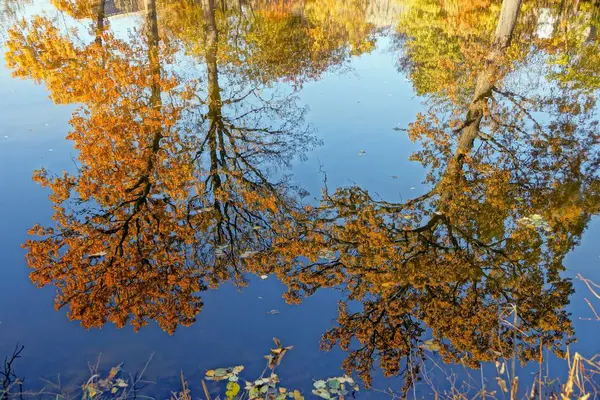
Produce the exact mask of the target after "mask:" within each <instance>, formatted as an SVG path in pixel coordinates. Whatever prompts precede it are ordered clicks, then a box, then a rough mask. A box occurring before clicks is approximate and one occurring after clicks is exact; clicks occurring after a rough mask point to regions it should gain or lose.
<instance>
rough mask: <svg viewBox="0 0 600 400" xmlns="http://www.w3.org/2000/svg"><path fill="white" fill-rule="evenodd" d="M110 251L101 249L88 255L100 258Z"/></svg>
mask: <svg viewBox="0 0 600 400" xmlns="http://www.w3.org/2000/svg"><path fill="white" fill-rule="evenodd" d="M107 254H108V253H107V252H106V251H99V252H96V253H92V254H90V255H89V256H88V258H98V257H104V256H105V255H107Z"/></svg>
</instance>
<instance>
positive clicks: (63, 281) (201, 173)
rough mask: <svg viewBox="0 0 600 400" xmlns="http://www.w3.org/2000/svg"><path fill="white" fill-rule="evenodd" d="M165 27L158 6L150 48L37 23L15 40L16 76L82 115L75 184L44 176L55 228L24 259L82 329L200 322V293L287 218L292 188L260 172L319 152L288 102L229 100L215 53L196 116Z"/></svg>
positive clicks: (148, 34) (228, 276) (191, 86)
mask: <svg viewBox="0 0 600 400" xmlns="http://www.w3.org/2000/svg"><path fill="white" fill-rule="evenodd" d="M159 28H160V27H159V16H158V14H157V10H156V8H155V4H154V2H153V1H149V2H148V4H147V14H146V18H145V26H144V29H143V32H144V35H142V36H133V37H131V38H130V40H129V41H123V40H120V39H116V38H115V37H114V36H113V35H112V34H111V33H110V32H109V31H105V32H103V33H102V40H101V41H94V42H93V43H91V44H86V43H83V42H82V41H81V40H79V39H77V38H76V39H77V40H73V39H72V37H71V36H64V35H62V34H61V32H60V31H59V30H58V29H57V28H55V27H54V26H53V25H52V23H51V21H49V20H45V19H42V18H37V19H36V20H34V21H33V22H32V23H31V24H29V25H23V26H22V31H16V30H15V31H14V32H12V35H13V36H12V37H13V42H12V43H11V44H10V45H11V52H12V53H11V57H12V58H11V66H12V67H13V69H14V71H15V72H16V73H17V74H18V75H19V76H28V77H33V78H35V79H37V80H39V81H42V80H43V81H44V82H46V84H47V85H48V87H49V89H50V91H51V96H52V98H53V99H55V100H56V101H61V102H71V101H80V102H83V103H84V105H85V108H83V109H81V110H79V111H78V112H77V113H76V114H75V115H74V116H73V118H72V120H71V124H72V127H73V130H72V132H71V133H70V134H69V136H68V137H69V139H71V140H73V141H74V143H75V146H76V148H77V149H78V150H79V156H78V161H79V163H80V165H79V167H78V171H77V173H76V174H74V175H70V174H66V173H65V174H64V175H63V176H59V177H50V176H49V174H47V173H46V172H45V171H40V172H39V173H38V174H37V175H36V180H38V181H40V182H41V183H42V184H43V185H45V186H47V187H49V188H50V189H51V191H52V195H51V199H52V201H53V202H54V203H55V216H54V219H55V220H56V226H55V227H48V228H45V227H40V226H36V227H35V228H33V229H32V234H35V235H38V236H40V240H29V241H28V242H27V243H26V245H25V247H26V248H27V249H28V255H27V258H28V263H29V266H30V268H32V273H31V278H32V280H33V281H34V283H36V284H37V285H39V286H42V285H47V284H53V285H55V286H56V287H57V288H58V290H59V294H58V296H57V298H56V306H57V307H63V306H65V305H69V307H70V311H69V315H70V317H71V318H73V319H77V320H80V321H81V322H82V324H83V325H84V326H86V327H97V326H101V325H103V324H104V323H105V322H107V321H111V322H113V323H115V324H116V325H117V326H123V325H125V324H126V323H127V322H128V321H129V322H130V323H131V324H132V325H133V326H134V328H135V329H139V328H140V327H141V326H144V325H146V324H147V323H148V321H150V320H156V321H157V322H158V323H159V325H160V326H161V327H162V328H163V329H165V330H167V331H169V332H173V331H174V330H175V328H176V327H177V326H178V325H180V324H181V325H189V324H191V323H192V322H193V321H194V320H195V316H196V315H197V313H198V312H199V311H200V310H201V307H202V301H201V298H200V297H199V292H200V291H202V290H205V289H207V288H208V287H215V286H217V285H218V284H219V283H220V282H222V281H224V280H233V281H235V282H237V283H240V284H241V283H243V277H242V275H241V270H240V267H241V266H242V265H243V261H241V259H243V258H245V257H248V256H249V255H251V254H252V252H253V251H256V250H259V249H260V248H261V246H262V247H264V246H266V243H267V241H268V232H269V231H268V229H266V228H268V223H269V221H270V220H273V219H276V218H278V217H277V216H278V214H281V213H282V212H283V211H285V209H286V207H291V204H288V202H289V201H291V200H290V198H289V197H288V196H287V195H286V191H287V190H288V185H287V183H286V182H285V181H281V182H271V181H270V179H269V178H268V171H267V170H266V169H265V167H264V166H263V165H262V164H261V163H262V162H263V161H269V160H270V161H273V160H274V161H277V160H283V161H288V160H289V159H290V158H291V156H293V155H294V154H295V153H296V152H301V151H302V150H303V149H306V148H307V147H308V146H310V145H311V144H312V140H311V138H310V135H309V134H308V133H309V132H308V131H307V130H306V128H303V122H302V113H303V109H301V108H298V107H296V106H295V102H294V100H293V97H290V96H287V97H285V98H283V99H282V100H279V101H276V100H274V97H270V98H269V99H268V100H267V101H264V102H254V103H252V104H249V105H245V104H246V102H247V101H248V99H249V96H241V97H237V98H235V99H230V100H222V99H221V89H220V87H219V82H218V70H217V68H216V62H215V57H214V54H215V50H216V48H211V46H210V45H209V46H208V47H207V49H206V59H207V72H208V95H207V99H206V101H204V100H200V101H199V103H200V104H198V102H197V101H196V98H199V97H200V96H199V94H198V85H197V84H196V81H195V80H188V81H185V82H183V81H182V79H181V77H180V76H178V75H177V74H175V73H173V72H169V71H170V70H172V66H169V65H166V64H165V63H166V61H165V60H170V59H171V57H172V55H173V54H174V53H173V52H174V51H175V49H173V48H171V47H170V46H168V45H164V44H163V43H161V42H163V40H162V38H161V37H160V35H159V32H160V31H161V29H159ZM207 32H212V33H213V34H214V38H215V39H216V36H217V32H216V31H215V30H212V31H211V29H207ZM206 42H207V43H209V44H210V43H211V42H212V43H216V41H213V40H212V39H210V38H209V39H207V41H206ZM45 49H50V50H51V51H42V50H45ZM94 57H97V58H98V60H102V63H103V65H102V66H100V65H99V62H93V58H94ZM80 61H89V62H90V64H89V66H88V65H86V64H85V63H84V62H80ZM49 67H50V68H49ZM88 67H89V69H90V70H89V71H88V70H86V69H87V68H88ZM100 68H104V72H102V73H100V72H99V69H100ZM72 77H85V78H86V79H85V80H84V79H72ZM251 92H252V91H251ZM255 100H256V99H255ZM256 101H257V100H256ZM224 104H227V105H229V106H231V107H235V110H234V111H235V112H236V113H233V112H232V113H229V114H227V115H225V113H224V112H223V111H222V107H223V105H224ZM206 109H207V110H206ZM265 121H269V124H270V125H265ZM277 121H279V122H280V124H279V125H278V126H275V125H276V124H277ZM207 125H208V128H207V129H206V131H205V129H204V128H205V127H206V126H207Z"/></svg>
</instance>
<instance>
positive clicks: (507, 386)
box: [0, 290, 600, 400]
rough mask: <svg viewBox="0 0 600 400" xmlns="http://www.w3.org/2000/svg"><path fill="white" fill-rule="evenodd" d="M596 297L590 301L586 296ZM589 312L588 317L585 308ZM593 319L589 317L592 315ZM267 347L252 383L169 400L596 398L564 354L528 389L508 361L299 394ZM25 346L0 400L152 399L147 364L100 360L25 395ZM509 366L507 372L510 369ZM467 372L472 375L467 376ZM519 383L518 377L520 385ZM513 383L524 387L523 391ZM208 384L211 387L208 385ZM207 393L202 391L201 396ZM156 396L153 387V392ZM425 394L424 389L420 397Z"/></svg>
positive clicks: (582, 366) (224, 379) (580, 362)
mask: <svg viewBox="0 0 600 400" xmlns="http://www.w3.org/2000/svg"><path fill="white" fill-rule="evenodd" d="M592 293H594V295H596V296H597V293H596V292H594V291H593V290H592ZM589 304H590V307H591V308H592V310H594V308H593V306H592V305H591V303H589ZM594 314H596V312H595V311H594ZM273 341H274V343H275V347H274V348H272V349H270V352H269V354H267V355H265V359H266V360H267V362H266V366H265V368H264V370H263V371H262V373H261V374H260V376H258V377H257V378H255V379H247V378H246V377H244V376H243V372H244V369H245V368H244V366H243V365H238V366H233V367H221V368H215V369H210V370H207V371H206V372H205V375H204V378H203V379H202V380H201V384H202V390H201V393H192V391H191V389H190V386H189V382H188V380H187V379H186V378H185V375H184V373H183V371H182V372H181V373H180V377H181V385H180V387H179V388H176V389H174V390H173V391H171V394H170V396H169V400H192V399H202V400H224V399H226V400H253V399H264V400H288V399H289V400H304V399H311V398H314V399H326V400H333V399H337V400H344V399H354V398H361V397H362V396H361V395H360V394H361V393H365V392H366V393H369V392H371V393H370V394H371V396H368V397H369V398H372V395H376V396H377V397H381V398H389V399H415V400H416V399H429V398H431V399H452V400H470V399H473V400H475V399H510V400H520V399H529V400H536V399H538V400H542V399H550V400H571V399H573V400H575V399H577V400H591V399H596V398H598V395H599V394H600V391H599V387H598V386H597V377H598V376H600V355H595V356H594V357H592V358H585V357H584V356H582V355H581V354H580V353H577V352H576V353H574V354H573V355H570V353H569V351H567V357H566V359H565V365H564V369H563V370H562V371H561V373H562V374H563V375H564V376H566V379H565V381H564V382H560V378H559V377H557V376H555V377H550V376H548V374H547V373H548V372H549V371H548V367H547V366H546V367H544V364H545V360H544V357H543V353H542V352H540V358H539V360H538V365H539V373H538V374H536V376H535V377H534V379H533V381H532V382H529V383H527V380H526V379H524V377H523V376H519V374H518V373H516V372H515V369H514V367H515V364H514V363H515V360H516V355H515V354H513V356H512V358H510V359H506V358H505V359H504V361H497V362H496V377H495V380H494V379H484V377H483V373H482V375H481V380H480V381H479V382H477V380H478V379H477V378H474V377H472V376H471V375H470V374H469V379H468V380H462V381H459V380H458V379H457V376H456V375H455V374H454V373H453V372H451V371H450V370H449V369H444V367H443V366H441V365H440V364H438V363H437V362H436V361H435V360H434V359H433V358H428V361H430V363H428V364H431V366H429V365H428V366H427V367H426V365H425V364H426V363H427V362H425V361H423V364H424V365H423V367H422V371H424V373H423V374H422V377H421V381H420V383H423V384H424V385H425V386H422V387H420V388H419V392H420V393H418V392H417V390H416V385H413V386H412V387H411V388H410V390H407V391H405V392H404V393H400V392H395V391H393V390H392V389H391V388H388V389H387V390H381V389H378V388H375V387H369V386H366V385H365V384H364V383H362V382H358V381H356V380H355V379H354V378H352V377H350V376H348V375H345V374H344V375H342V376H336V377H328V378H324V379H318V380H313V382H312V386H313V387H312V391H311V392H310V393H306V392H304V391H301V390H298V389H295V388H288V387H286V385H285V382H282V381H281V380H280V378H279V375H278V374H277V373H276V369H277V367H278V366H279V365H280V363H281V362H282V360H283V358H284V356H285V354H287V352H289V351H291V350H293V346H283V345H282V344H281V342H280V341H279V339H277V338H273ZM24 349H25V346H23V345H17V346H16V347H15V350H14V352H13V354H12V355H11V356H8V357H6V358H5V359H4V363H3V365H2V370H0V400H13V399H28V398H35V399H55V400H71V399H81V400H109V399H110V400H126V399H158V398H156V397H153V396H152V392H153V385H156V384H155V383H154V382H152V381H149V380H146V379H145V378H144V374H145V372H146V369H147V368H148V366H149V365H150V363H151V361H152V356H151V357H150V358H149V359H148V361H147V362H146V364H145V365H144V367H143V368H142V369H141V370H139V371H137V372H136V373H133V374H132V373H130V372H128V371H127V370H126V369H125V368H123V364H119V365H117V366H114V367H112V368H110V370H109V371H108V372H107V373H103V372H102V369H101V368H100V357H99V358H98V360H97V362H96V363H95V364H90V365H89V370H90V377H89V378H88V380H87V381H85V382H83V383H81V384H80V385H79V386H78V389H76V390H72V391H67V390H64V389H63V388H62V386H61V382H60V377H59V378H58V380H57V382H56V383H54V382H50V381H47V380H44V382H46V385H45V386H44V387H43V388H42V389H39V390H36V391H31V390H27V389H26V384H25V379H22V378H20V377H19V376H18V374H17V372H16V364H17V363H16V362H17V361H18V360H19V359H20V358H21V357H22V354H23V351H24ZM511 363H512V365H511ZM473 372H477V371H476V370H473ZM435 374H439V376H444V378H445V381H446V382H447V384H446V385H444V387H441V386H440V385H439V384H436V383H434V380H433V377H434V375H435ZM525 378H526V377H525ZM519 382H525V385H527V386H524V387H523V388H521V387H520V386H519ZM211 383H213V384H212V385H211ZM209 385H210V388H209ZM154 387H155V388H156V386H154ZM425 388H426V389H425Z"/></svg>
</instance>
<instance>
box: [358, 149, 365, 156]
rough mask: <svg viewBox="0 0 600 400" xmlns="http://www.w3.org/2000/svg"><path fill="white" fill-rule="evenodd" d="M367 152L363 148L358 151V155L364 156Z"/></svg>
mask: <svg viewBox="0 0 600 400" xmlns="http://www.w3.org/2000/svg"><path fill="white" fill-rule="evenodd" d="M365 154H367V152H366V151H364V150H361V151H360V152H359V153H358V155H359V156H364V155H365Z"/></svg>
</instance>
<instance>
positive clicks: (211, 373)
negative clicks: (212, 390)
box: [204, 369, 215, 381]
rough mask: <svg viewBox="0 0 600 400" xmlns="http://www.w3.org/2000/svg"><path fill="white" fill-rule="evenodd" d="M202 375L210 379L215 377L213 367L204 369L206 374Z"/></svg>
mask: <svg viewBox="0 0 600 400" xmlns="http://www.w3.org/2000/svg"><path fill="white" fill-rule="evenodd" d="M204 377H205V378H206V379H207V380H209V381H212V380H213V379H214V377H215V370H214V369H209V370H208V371H206V374H205V375H204Z"/></svg>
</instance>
